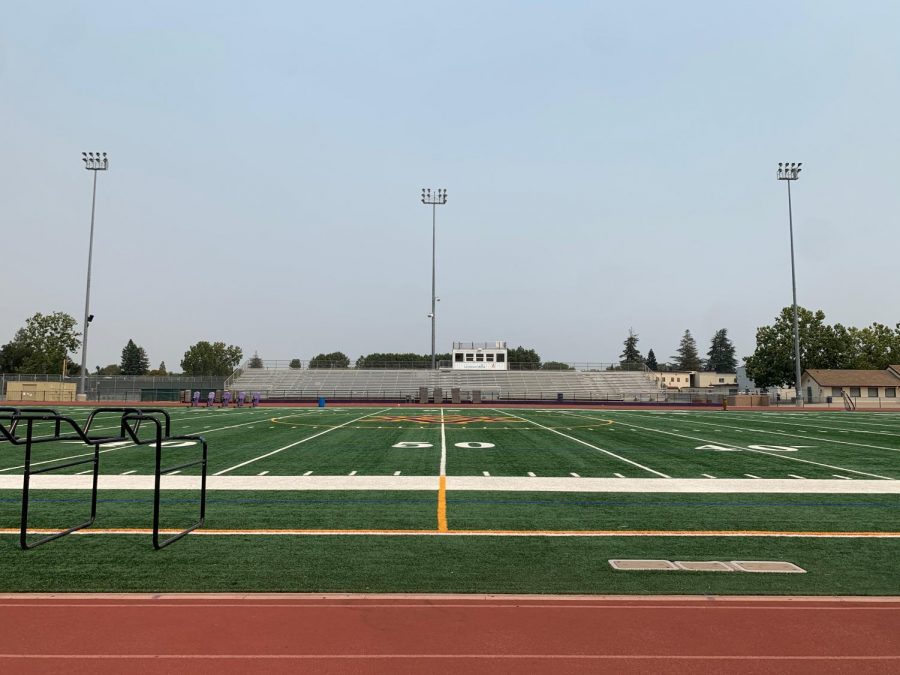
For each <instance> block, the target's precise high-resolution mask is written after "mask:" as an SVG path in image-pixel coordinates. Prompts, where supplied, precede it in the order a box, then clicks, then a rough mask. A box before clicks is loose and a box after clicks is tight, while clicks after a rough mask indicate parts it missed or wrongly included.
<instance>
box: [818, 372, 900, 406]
mask: <svg viewBox="0 0 900 675" xmlns="http://www.w3.org/2000/svg"><path fill="white" fill-rule="evenodd" d="M800 382H801V384H802V386H803V391H804V392H805V393H806V400H807V402H809V403H826V402H828V399H829V397H830V398H831V399H832V400H834V401H838V400H840V398H841V397H842V396H843V393H844V392H846V394H847V395H848V396H850V397H851V398H854V399H862V400H865V399H872V400H873V401H874V400H875V399H879V400H880V399H884V400H885V401H886V402H894V403H896V402H897V390H898V389H900V365H894V366H888V367H887V368H885V369H884V370H849V369H829V368H809V369H808V370H805V371H803V375H802V376H801V378H800Z"/></svg>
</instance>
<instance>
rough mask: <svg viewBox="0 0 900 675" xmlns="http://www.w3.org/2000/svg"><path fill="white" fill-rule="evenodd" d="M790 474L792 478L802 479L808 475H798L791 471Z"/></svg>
mask: <svg viewBox="0 0 900 675" xmlns="http://www.w3.org/2000/svg"><path fill="white" fill-rule="evenodd" d="M788 476H790V477H791V478H799V479H800V480H806V476H797V475H796V474H793V473H789V474H788Z"/></svg>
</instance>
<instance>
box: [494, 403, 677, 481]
mask: <svg viewBox="0 0 900 675" xmlns="http://www.w3.org/2000/svg"><path fill="white" fill-rule="evenodd" d="M493 410H494V412H495V413H498V414H499V415H508V416H510V417H518V418H519V419H520V420H524V421H525V422H530V423H531V424H533V425H534V426H536V427H540V428H541V429H546V430H547V431H551V432H553V433H554V434H558V435H560V436H562V437H564V438H568V439H569V440H572V441H575V442H576V443H581V444H582V445H586V446H587V447H589V448H591V449H592V450H597V451H599V452H602V453H603V454H605V455H609V456H610V457H615V458H616V459H618V460H620V461H622V462H625V463H626V464H631V465H632V466H636V467H637V468H639V469H643V470H644V471H649V472H650V473H652V474H655V475H657V476H659V477H660V478H671V476H667V475H666V474H664V473H662V472H660V471H656V470H654V469H651V468H650V467H649V466H644V465H643V464H638V463H637V462H633V461H631V460H630V459H626V458H625V457H622V456H621V455H617V454H616V453H614V452H610V451H609V450H604V449H603V448H598V447H597V446H596V445H593V444H591V443H588V442H587V441H582V440H581V439H580V438H575V437H574V436H569V434H564V433H563V432H561V431H557V430H556V429H551V428H550V427H546V426H544V425H543V424H540V423H539V422H535V421H534V420H530V419H528V418H527V417H520V416H519V415H515V414H513V413H508V412H507V413H504V412H501V411H500V410H498V409H496V408H494V409H493ZM595 419H596V418H595Z"/></svg>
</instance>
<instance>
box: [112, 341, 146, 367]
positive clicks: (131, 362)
mask: <svg viewBox="0 0 900 675" xmlns="http://www.w3.org/2000/svg"><path fill="white" fill-rule="evenodd" d="M119 367H120V368H121V369H122V374H123V375H146V374H147V371H148V370H149V369H150V360H149V359H148V358H147V352H146V351H144V348H143V347H138V346H137V345H136V344H135V343H134V340H129V341H128V344H126V345H125V347H124V349H122V361H121V362H120V364H119Z"/></svg>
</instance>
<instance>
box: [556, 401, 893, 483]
mask: <svg viewBox="0 0 900 675" xmlns="http://www.w3.org/2000/svg"><path fill="white" fill-rule="evenodd" d="M568 414H570V415H574V416H575V417H584V418H585V419H597V418H592V417H587V416H585V415H578V414H576V413H568ZM616 424H622V425H624V426H627V427H636V428H638V429H643V430H644V431H651V432H654V433H657V434H666V435H667V436H677V437H679V438H687V439H689V440H692V441H700V442H702V443H711V444H716V445H722V446H727V447H732V448H735V449H736V450H741V451H743V452H752V453H755V454H759V455H768V456H770V457H778V458H779V459H785V460H788V461H791V462H801V463H803V464H813V465H815V466H822V467H825V468H827V469H835V470H837V471H846V472H848V473H858V474H859V475H860V476H870V477H872V478H881V479H882V480H894V479H893V478H890V477H889V476H880V475H878V474H877V473H867V472H865V471H857V470H856V469H848V468H846V467H843V466H834V465H832V464H824V463H822V462H814V461H812V460H811V459H801V458H799V457H789V456H788V455H782V454H778V453H777V452H767V451H765V450H751V449H750V448H747V447H744V446H742V445H737V444H735V443H728V442H726V441H721V440H709V439H708V438H699V437H697V436H688V435H686V434H676V433H674V432H672V431H665V430H664V429H654V428H652V427H642V426H640V425H637V424H632V423H630V422H622V421H621V420H617V421H616ZM701 424H705V422H701ZM713 426H719V425H713ZM804 438H807V437H804Z"/></svg>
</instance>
